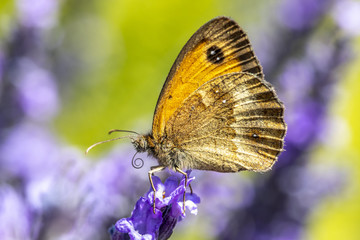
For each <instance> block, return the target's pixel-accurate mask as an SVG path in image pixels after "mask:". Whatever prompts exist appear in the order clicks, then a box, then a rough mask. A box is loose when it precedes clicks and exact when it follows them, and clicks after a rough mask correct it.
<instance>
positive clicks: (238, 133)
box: [88, 17, 286, 212]
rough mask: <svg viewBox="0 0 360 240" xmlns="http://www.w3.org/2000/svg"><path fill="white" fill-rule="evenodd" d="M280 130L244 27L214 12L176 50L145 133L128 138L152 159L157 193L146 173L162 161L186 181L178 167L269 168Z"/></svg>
mask: <svg viewBox="0 0 360 240" xmlns="http://www.w3.org/2000/svg"><path fill="white" fill-rule="evenodd" d="M114 131H117V130H114ZM285 133H286V124H285V122H284V106H283V104H282V103H281V102H280V100H279V99H278V97H277V96H276V93H275V90H274V89H273V88H272V86H271V85H270V84H269V83H268V82H266V81H265V80H264V74H263V72H262V67H261V66H260V64H259V61H258V59H257V58H256V56H255V54H254V52H253V49H252V47H251V44H250V41H249V39H248V37H247V35H246V33H245V32H244V31H243V30H242V29H241V28H240V27H239V25H238V24H237V23H236V22H234V21H233V20H231V19H229V18H227V17H218V18H215V19H212V20H211V21H209V22H208V23H206V24H205V25H203V26H202V27H201V28H200V29H199V30H198V31H197V32H195V34H194V35H193V36H192V37H191V38H190V40H189V41H188V42H187V43H186V44H185V46H184V47H183V49H182V50H181V52H180V54H179V56H178V57H177V59H176V61H175V63H174V65H173V66H172V68H171V70H170V73H169V75H168V77H167V79H166V81H165V84H164V86H163V88H162V90H161V93H160V97H159V99H158V102H157V104H156V108H155V114H154V118H153V125H152V131H151V133H150V134H147V135H139V134H136V135H132V136H129V137H130V138H131V141H132V143H133V145H134V146H135V148H136V150H137V152H148V154H149V155H151V156H153V157H154V158H156V159H157V160H158V163H159V165H158V166H154V167H152V168H151V170H150V171H149V180H150V183H151V186H152V189H153V190H154V192H155V191H156V190H155V187H154V184H153V182H152V178H151V176H152V174H153V173H155V172H158V171H161V170H163V169H164V168H170V169H173V170H175V171H177V172H180V173H182V174H184V176H185V179H186V181H187V174H186V173H185V172H184V171H183V170H182V169H200V170H211V171H217V172H237V171H242V170H252V171H259V172H264V171H267V170H269V169H271V167H272V165H273V164H274V163H275V161H276V159H277V156H278V155H279V154H280V152H282V149H283V142H284V136H285ZM117 139H118V138H117ZM95 145H96V144H95ZM93 146H94V145H93ZM93 146H91V147H93ZM91 147H90V148H91ZM90 148H89V149H90ZM89 149H88V150H89ZM186 181H185V186H186V184H187V183H186ZM184 202H185V194H184ZM184 207H185V204H184ZM154 212H155V194H154Z"/></svg>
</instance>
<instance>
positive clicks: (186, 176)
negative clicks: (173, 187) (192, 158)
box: [175, 167, 192, 213]
mask: <svg viewBox="0 0 360 240" xmlns="http://www.w3.org/2000/svg"><path fill="white" fill-rule="evenodd" d="M175 170H176V171H177V172H179V173H181V174H182V175H184V176H185V190H184V195H183V212H184V213H185V193H186V185H187V181H188V175H187V173H186V172H184V171H183V170H181V169H180V168H178V167H176V168H175ZM190 189H191V193H192V188H191V187H190Z"/></svg>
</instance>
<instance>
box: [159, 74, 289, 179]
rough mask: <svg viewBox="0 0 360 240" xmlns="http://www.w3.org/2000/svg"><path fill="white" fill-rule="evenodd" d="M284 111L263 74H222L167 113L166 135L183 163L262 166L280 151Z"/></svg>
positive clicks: (211, 166)
mask: <svg viewBox="0 0 360 240" xmlns="http://www.w3.org/2000/svg"><path fill="white" fill-rule="evenodd" d="M283 110H284V108H283V105H282V103H281V102H280V101H279V100H278V98H277V96H276V93H275V91H274V90H273V89H272V88H271V87H270V86H269V85H268V83H267V82H265V81H264V80H262V79H261V78H258V77H257V76H255V75H253V74H249V73H230V74H225V75H222V76H220V77H217V78H215V79H213V80H211V81H209V82H207V83H205V84H203V85H202V86H201V87H200V88H199V89H197V90H196V91H194V92H193V93H192V94H190V96H189V97H188V98H187V99H186V100H185V101H184V102H183V104H182V106H181V107H180V108H179V109H177V110H176V112H175V113H174V114H173V115H172V116H171V118H170V120H169V122H168V124H167V125H166V129H165V134H166V136H167V138H169V139H172V141H173V142H174V144H175V145H176V146H177V147H178V148H179V149H181V151H183V152H184V154H185V155H186V158H187V161H186V163H185V162H184V163H182V164H183V165H184V166H182V167H184V168H193V169H200V170H214V171H223V172H236V171H240V170H245V169H246V170H254V171H266V170H269V169H270V168H271V166H272V165H273V164H274V162H275V161H276V158H277V156H278V154H279V153H280V152H281V151H282V147H283V137H284V135H285V131H286V125H285V122H284V120H283V115H284V112H283ZM189 123H191V124H189Z"/></svg>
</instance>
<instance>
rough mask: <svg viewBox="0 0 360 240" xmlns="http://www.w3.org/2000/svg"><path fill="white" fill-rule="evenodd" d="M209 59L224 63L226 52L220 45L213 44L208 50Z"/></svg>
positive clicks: (213, 61)
mask: <svg viewBox="0 0 360 240" xmlns="http://www.w3.org/2000/svg"><path fill="white" fill-rule="evenodd" d="M206 57H207V60H208V61H210V62H212V63H216V64H219V63H222V62H223V61H224V53H223V52H222V50H221V49H220V48H219V47H218V46H215V45H214V46H212V47H210V48H209V49H208V50H207V51H206Z"/></svg>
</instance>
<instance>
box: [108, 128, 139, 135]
mask: <svg viewBox="0 0 360 240" xmlns="http://www.w3.org/2000/svg"><path fill="white" fill-rule="evenodd" d="M113 132H127V133H134V134H137V135H140V134H139V133H137V132H135V131H130V130H121V129H112V130H110V131H109V132H108V134H109V135H110V134H112V133H113Z"/></svg>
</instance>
